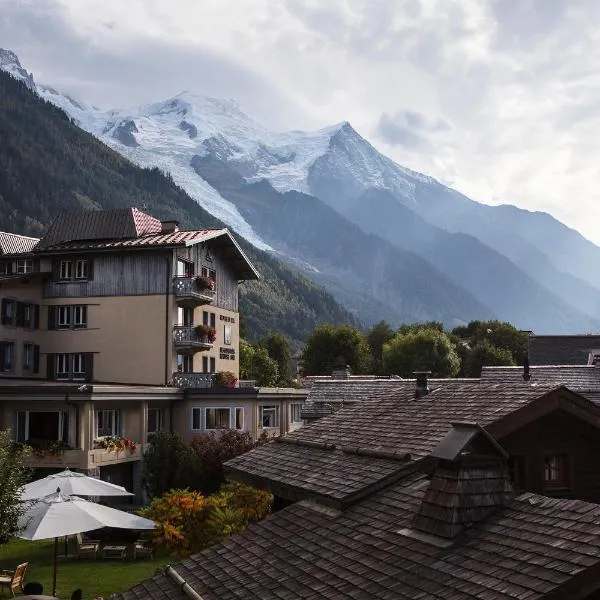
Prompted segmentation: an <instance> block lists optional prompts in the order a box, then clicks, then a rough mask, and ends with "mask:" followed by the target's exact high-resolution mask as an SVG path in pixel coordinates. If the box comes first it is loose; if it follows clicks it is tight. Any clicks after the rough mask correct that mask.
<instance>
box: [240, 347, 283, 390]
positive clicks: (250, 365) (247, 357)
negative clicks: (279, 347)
mask: <svg viewBox="0 0 600 600" xmlns="http://www.w3.org/2000/svg"><path fill="white" fill-rule="evenodd" d="M240 378H241V379H254V380H255V381H256V383H257V384H258V385H261V386H267V387H269V386H274V385H277V381H278V379H279V370H278V368H277V363H276V362H275V361H274V360H273V359H272V358H271V357H270V356H269V353H268V352H267V349H266V348H265V347H263V346H260V345H255V344H249V343H248V342H246V341H245V340H240Z"/></svg>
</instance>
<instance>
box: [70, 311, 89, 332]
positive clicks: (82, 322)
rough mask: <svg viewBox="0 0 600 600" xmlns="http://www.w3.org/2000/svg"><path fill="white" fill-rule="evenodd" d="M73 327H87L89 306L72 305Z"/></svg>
mask: <svg viewBox="0 0 600 600" xmlns="http://www.w3.org/2000/svg"><path fill="white" fill-rule="evenodd" d="M71 311H72V313H73V327H74V328H75V329H85V328H86V327H87V306H72V307H71Z"/></svg>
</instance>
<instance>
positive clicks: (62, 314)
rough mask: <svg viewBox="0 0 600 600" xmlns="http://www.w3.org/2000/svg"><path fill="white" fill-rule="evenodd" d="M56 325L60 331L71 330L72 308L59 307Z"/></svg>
mask: <svg viewBox="0 0 600 600" xmlns="http://www.w3.org/2000/svg"><path fill="white" fill-rule="evenodd" d="M56 325H57V327H58V328H59V329H70V328H71V307H70V306H57V307H56Z"/></svg>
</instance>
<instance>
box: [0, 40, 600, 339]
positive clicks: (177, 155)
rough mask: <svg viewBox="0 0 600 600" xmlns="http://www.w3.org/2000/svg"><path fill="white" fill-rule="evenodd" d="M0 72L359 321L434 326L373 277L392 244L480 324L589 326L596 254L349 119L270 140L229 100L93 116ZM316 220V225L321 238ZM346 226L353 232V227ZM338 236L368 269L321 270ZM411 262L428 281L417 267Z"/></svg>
mask: <svg viewBox="0 0 600 600" xmlns="http://www.w3.org/2000/svg"><path fill="white" fill-rule="evenodd" d="M0 68H2V69H4V70H6V71H8V72H9V73H11V74H12V75H13V76H15V77H17V78H20V79H22V80H23V81H25V83H26V84H27V85H28V87H30V89H33V90H36V91H37V93H38V94H40V95H41V96H42V97H43V98H45V99H46V100H48V101H50V102H52V103H53V104H55V105H57V106H59V107H60V108H62V109H63V110H64V111H65V112H66V113H67V114H68V115H69V116H70V117H71V118H73V119H74V120H75V121H76V122H77V123H78V124H79V125H80V126H81V127H82V128H84V129H86V130H87V131H89V132H90V133H92V134H94V135H95V136H97V137H98V138H100V139H101V140H103V141H104V142H105V143H106V144H108V145H109V146H111V147H112V148H114V149H115V150H117V151H118V152H120V153H121V154H123V155H125V156H126V157H128V158H130V159H131V160H132V161H134V162H136V163H138V164H140V165H142V166H148V167H159V168H160V169H162V170H163V171H165V172H168V173H170V175H171V176H172V178H173V180H174V181H175V183H177V184H178V185H179V186H181V187H182V188H183V189H185V190H186V191H187V192H188V194H189V195H190V196H191V197H192V198H194V199H195V200H196V201H197V202H198V203H200V204H201V205H202V206H203V207H204V208H205V209H206V210H208V211H209V212H211V213H212V214H214V215H215V216H216V217H218V218H220V219H221V220H223V221H225V222H226V223H228V224H229V225H230V226H231V227H232V228H234V229H235V230H236V231H237V232H238V233H239V234H241V235H243V236H244V237H246V238H247V239H248V240H249V241H251V242H252V243H253V244H255V245H256V246H258V247H260V248H263V249H267V250H273V251H275V252H277V253H278V254H279V255H280V256H283V257H284V258H286V259H288V260H289V261H290V262H293V263H294V264H296V265H297V266H300V268H302V269H303V270H304V271H305V272H306V273H307V274H309V276H311V277H312V278H314V279H315V280H316V281H319V282H320V283H323V284H324V285H325V286H326V287H328V288H329V289H330V291H332V292H333V293H334V295H336V294H337V297H338V299H340V300H342V301H343V302H344V303H345V304H346V305H347V306H348V307H350V308H355V309H356V310H357V312H359V314H362V315H363V317H364V316H365V313H364V310H365V306H367V305H368V304H369V302H371V301H374V302H375V304H376V305H377V307H376V308H375V309H374V310H373V315H372V317H373V318H376V314H375V313H377V311H379V312H380V313H385V314H386V316H389V318H390V319H394V318H395V317H394V315H396V318H410V316H411V315H412V317H413V318H423V319H427V318H436V315H434V314H432V313H430V312H428V309H427V308H426V304H427V303H422V302H421V304H419V300H418V298H416V297H415V298H413V299H412V300H410V301H406V297H405V296H403V295H402V294H404V293H405V292H403V291H402V289H401V284H400V282H393V281H387V280H386V277H387V278H389V277H400V274H399V273H395V272H394V273H392V271H393V269H392V270H390V267H389V265H390V264H391V263H392V262H393V260H392V261H390V256H391V255H392V254H394V252H395V250H394V249H393V248H396V249H399V250H401V251H403V252H406V251H408V252H409V253H411V254H410V256H409V255H408V254H404V255H402V256H403V257H404V258H402V259H401V258H400V257H399V256H400V255H398V256H396V257H395V258H394V260H404V261H406V262H407V263H410V264H412V265H413V268H414V269H416V270H421V271H422V272H427V273H428V275H427V277H430V278H431V279H432V280H433V279H436V278H438V276H439V278H441V279H440V281H441V280H443V279H444V277H445V276H446V277H449V278H450V279H451V280H452V282H453V283H454V284H457V285H458V286H461V287H462V289H464V290H465V291H466V292H467V295H469V294H470V296H469V298H470V299H467V297H466V296H461V293H458V292H457V291H456V290H454V291H451V292H450V291H449V292H448V293H449V294H455V292H456V294H455V299H458V298H460V297H462V298H463V300H462V301H464V302H466V304H469V305H470V306H471V307H472V308H473V310H480V314H481V315H482V316H483V313H486V315H487V316H489V315H490V314H492V315H496V316H498V317H499V318H502V319H506V320H510V321H512V322H514V323H515V324H517V325H518V326H520V327H522V328H532V329H535V330H536V331H538V332H540V331H541V330H542V329H544V330H546V331H552V330H561V331H569V330H579V331H588V330H590V329H594V328H599V327H600V323H599V322H598V320H596V319H597V317H599V316H600V291H599V289H598V288H600V270H597V269H596V268H593V267H594V265H597V264H598V262H599V261H600V249H599V248H597V247H596V246H594V245H593V244H591V243H590V242H588V241H587V240H585V239H584V238H583V237H581V236H580V235H579V234H578V233H577V232H574V231H572V230H570V229H568V228H566V227H565V226H564V225H562V224H561V223H559V222H558V221H556V220H554V219H553V218H552V217H550V216H549V215H545V214H542V213H530V212H528V211H524V210H520V209H517V208H515V207H509V206H502V207H490V206H485V205H482V204H479V203H477V202H474V201H472V200H470V199H468V198H466V197H465V196H462V195H461V194H458V193H457V192H455V191H453V190H451V189H449V188H446V187H445V186H443V185H441V184H439V183H438V182H437V181H435V180H434V179H432V178H430V177H427V176H425V175H422V174H419V173H416V172H414V171H411V170H409V169H406V168H404V167H402V166H400V165H398V164H396V163H395V162H393V161H392V160H390V159H389V158H388V157H386V156H384V155H383V154H381V153H380V152H378V151H377V150H376V149H375V148H374V147H373V146H372V145H371V144H370V143H369V142H368V141H367V140H365V139H364V138H363V137H362V136H361V135H359V134H358V133H357V132H356V131H355V130H354V129H353V128H352V126H351V125H350V124H349V123H348V122H341V123H339V124H337V125H333V126H331V127H326V128H324V129H321V130H318V131H313V132H305V131H288V132H275V131H271V130H269V129H267V128H265V127H264V126H263V125H261V124H260V123H258V122H256V121H255V120H254V119H252V118H251V117H250V116H248V115H246V114H245V113H244V112H243V111H242V110H241V108H240V107H239V105H238V104H237V103H236V102H234V101H232V100H221V99H215V98H208V97H205V96H201V95H197V94H194V93H191V92H182V93H181V94H179V95H177V96H175V97H173V98H170V99H167V100H165V101H162V102H155V103H151V104H146V105H143V106H139V107H136V108H129V109H114V110H110V111H103V110H99V109H97V108H94V107H92V106H87V105H85V104H84V103H82V102H79V101H78V100H76V99H74V98H72V97H70V96H67V95H65V94H62V93H60V91H57V90H55V89H54V88H52V87H48V86H43V85H39V84H38V85H37V86H36V84H35V83H34V81H33V77H32V76H31V75H30V74H29V73H28V72H27V71H26V70H25V69H24V68H23V67H22V66H21V64H20V63H19V60H18V58H17V56H16V55H15V54H14V53H12V52H9V51H2V50H0ZM265 186H266V187H265ZM326 208H327V209H326ZM372 208H373V209H374V210H372ZM303 209H305V210H307V211H308V210H309V211H312V213H311V214H310V215H308V217H311V218H312V220H311V218H309V219H308V222H306V223H305V224H304V229H301V226H300V225H299V223H301V222H302V220H303V217H306V216H307V215H301V216H300V211H302V210H303ZM328 209H334V211H336V213H337V215H338V216H337V217H333V216H332V213H330V212H327V210H328ZM294 211H295V212H294ZM293 215H294V216H293ZM274 217H276V218H274ZM325 222H327V223H328V224H329V225H328V228H327V229H322V227H324V226H323V223H325ZM349 222H352V223H353V224H354V225H353V226H356V225H358V226H359V228H360V229H358V230H357V229H355V230H352V228H351V227H350V225H351V224H350V223H349ZM267 223H268V224H269V225H268V226H267V225H266V224H267ZM317 231H318V232H319V233H320V236H317V239H314V238H313V237H311V234H314V233H315V232H317ZM352 231H354V233H351V232H352ZM341 232H344V233H343V235H346V236H350V237H352V236H353V237H354V238H355V239H356V242H355V246H356V247H357V248H360V246H361V245H362V246H363V247H366V246H368V245H370V244H371V243H372V238H373V236H372V235H371V236H367V237H364V238H363V237H361V236H363V235H366V233H369V234H375V235H376V236H379V237H378V239H379V238H382V239H383V240H386V241H385V242H384V241H383V240H382V239H379V241H376V244H375V245H376V247H373V248H372V249H371V254H370V255H369V256H372V260H373V261H374V264H373V265H371V266H361V267H359V266H358V265H359V263H360V257H359V256H358V255H356V256H354V257H353V260H354V263H352V264H344V263H346V262H347V261H345V259H344V257H342V256H340V257H339V258H338V260H337V261H332V259H331V256H332V254H333V253H332V252H331V248H332V246H335V245H336V244H339V245H340V247H345V246H344V244H343V242H342V241H341V238H340V237H339V236H341V235H342V233H341ZM549 232H551V234H549ZM336 236H337V237H336ZM321 238H325V239H326V242H327V243H326V244H325V245H323V246H320V239H321ZM359 238H360V240H359ZM352 251H353V249H352V248H348V250H347V251H346V254H348V253H352ZM357 252H358V250H357ZM415 255H417V256H415ZM382 256H384V257H385V259H384V260H383V262H379V258H378V257H382ZM417 257H421V258H423V259H425V260H426V261H428V262H429V263H430V264H431V265H434V270H435V269H437V270H439V271H441V272H438V273H437V275H436V273H434V272H433V271H432V272H431V273H430V272H429V270H428V268H429V266H430V265H427V266H423V265H421V266H418V265H420V264H421V263H419V262H418V260H417V261H416V262H415V261H413V259H414V258H417ZM411 261H412V262H411ZM378 269H383V270H380V272H378ZM363 270H367V271H372V278H371V279H367V278H363V277H362V271H363ZM442 273H443V274H442ZM403 276H409V275H408V273H404V275H403ZM436 280H437V279H436ZM403 284H404V285H406V282H403ZM440 285H441V287H440V288H438V290H439V291H438V293H445V292H441V290H442V289H445V288H444V285H446V283H443V284H442V283H440ZM353 286H354V287H353ZM390 286H391V288H393V289H388V287H390ZM423 293H427V290H425V289H424V290H423ZM429 293H431V290H429ZM457 302H458V300H457ZM377 303H383V304H385V307H387V308H385V307H384V308H382V307H381V306H380V305H379V304H377ZM477 303H479V304H477ZM407 306H408V307H410V308H409V309H408V308H407ZM476 306H479V307H480V308H478V309H475V307H476ZM361 307H362V308H361ZM481 307H485V308H486V309H487V310H488V311H489V312H486V310H484V309H482V308H481ZM388 309H389V311H390V312H387V313H386V312H385V311H386V310H388ZM482 310H483V312H481V311H482ZM463 316H464V315H460V316H459V315H458V314H456V315H455V318H457V319H460V318H463ZM437 317H440V318H441V316H440V315H437ZM366 318H367V320H369V319H370V318H371V315H369V316H368V317H366Z"/></svg>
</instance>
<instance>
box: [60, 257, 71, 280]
mask: <svg viewBox="0 0 600 600" xmlns="http://www.w3.org/2000/svg"><path fill="white" fill-rule="evenodd" d="M58 278H59V280H60V281H71V279H73V261H72V260H61V261H60V263H59V266H58Z"/></svg>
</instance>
